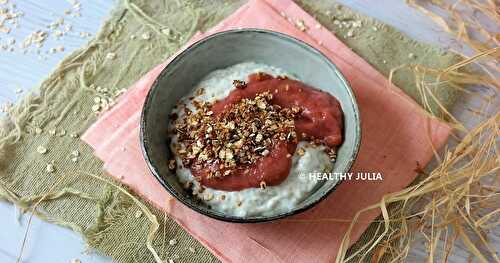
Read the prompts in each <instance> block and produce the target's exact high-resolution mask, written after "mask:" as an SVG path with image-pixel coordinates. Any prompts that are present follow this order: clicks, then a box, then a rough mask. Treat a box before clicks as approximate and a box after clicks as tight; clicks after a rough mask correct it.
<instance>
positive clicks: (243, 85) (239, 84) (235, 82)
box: [233, 80, 247, 89]
mask: <svg viewBox="0 0 500 263" xmlns="http://www.w3.org/2000/svg"><path fill="white" fill-rule="evenodd" d="M233 86H234V87H235V88H237V89H244V88H246V87H247V83H246V82H245V81H242V80H233Z"/></svg>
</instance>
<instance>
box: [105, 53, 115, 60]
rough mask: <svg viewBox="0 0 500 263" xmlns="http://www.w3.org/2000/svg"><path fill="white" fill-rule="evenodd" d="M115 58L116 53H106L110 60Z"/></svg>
mask: <svg viewBox="0 0 500 263" xmlns="http://www.w3.org/2000/svg"><path fill="white" fill-rule="evenodd" d="M115 58H116V53H113V52H109V53H108V54H106V59H109V60H112V59H115Z"/></svg>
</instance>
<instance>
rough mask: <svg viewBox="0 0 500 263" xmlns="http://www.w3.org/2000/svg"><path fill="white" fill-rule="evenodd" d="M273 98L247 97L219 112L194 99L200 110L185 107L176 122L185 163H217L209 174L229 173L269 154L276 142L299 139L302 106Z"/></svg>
mask: <svg viewBox="0 0 500 263" xmlns="http://www.w3.org/2000/svg"><path fill="white" fill-rule="evenodd" d="M272 98H273V95H272V94H271V93H269V92H264V93H261V94H258V95H257V96H256V97H255V98H253V99H247V98H244V99H242V100H241V101H239V102H238V103H236V104H233V105H231V107H230V109H229V110H226V111H223V112H221V113H220V114H218V115H216V116H214V114H213V112H212V111H211V107H212V105H213V104H211V103H204V102H197V101H193V104H194V105H195V107H196V108H197V111H196V112H192V111H190V110H189V109H187V108H185V115H184V117H183V118H180V119H177V120H176V122H175V131H174V132H175V133H176V134H177V135H178V144H177V145H176V150H177V154H178V155H179V156H180V157H181V159H182V164H183V165H184V166H187V167H202V166H204V165H206V164H217V165H218V168H219V169H218V170H215V171H212V172H211V173H210V174H209V175H208V177H209V178H214V177H221V176H228V175H231V173H232V170H233V169H234V168H236V167H238V166H241V165H251V164H254V163H255V162H256V161H257V160H258V159H259V158H261V157H262V156H267V155H268V154H269V153H270V150H271V149H272V148H273V146H274V145H276V143H277V142H280V141H283V142H293V143H297V134H296V132H295V125H294V119H295V118H296V117H297V115H298V114H300V112H301V109H300V108H299V107H293V108H283V107H280V106H279V105H273V104H271V100H272Z"/></svg>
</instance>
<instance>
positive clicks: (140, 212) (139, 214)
mask: <svg viewBox="0 0 500 263" xmlns="http://www.w3.org/2000/svg"><path fill="white" fill-rule="evenodd" d="M134 216H135V218H139V217H141V216H142V211H141V210H137V211H135V215H134Z"/></svg>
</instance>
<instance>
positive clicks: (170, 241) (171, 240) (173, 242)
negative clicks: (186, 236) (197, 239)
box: [168, 238, 177, 246]
mask: <svg viewBox="0 0 500 263" xmlns="http://www.w3.org/2000/svg"><path fill="white" fill-rule="evenodd" d="M168 244H169V245H171V246H175V245H177V239H175V238H174V239H170V240H169V241H168Z"/></svg>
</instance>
